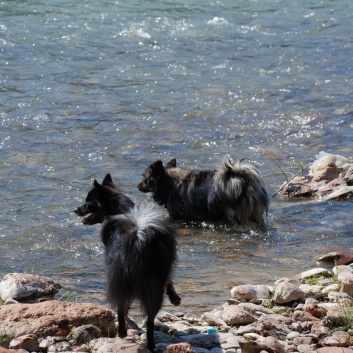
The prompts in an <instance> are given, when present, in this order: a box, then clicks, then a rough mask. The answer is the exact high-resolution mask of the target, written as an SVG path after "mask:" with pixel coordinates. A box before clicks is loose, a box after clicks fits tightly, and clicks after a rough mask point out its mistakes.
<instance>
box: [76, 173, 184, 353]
mask: <svg viewBox="0 0 353 353" xmlns="http://www.w3.org/2000/svg"><path fill="white" fill-rule="evenodd" d="M93 186H94V187H93V189H92V190H91V191H89V193H88V195H87V198H86V202H85V204H84V205H82V206H80V207H78V208H77V209H76V210H75V213H76V214H77V215H78V216H82V217H83V216H86V215H88V214H89V216H88V217H86V218H84V219H83V221H82V223H83V224H86V225H92V224H96V223H102V227H101V231H100V235H101V240H102V242H103V244H104V246H105V263H106V271H107V292H108V300H109V302H110V303H111V305H112V306H113V307H114V308H117V312H118V323H119V329H118V334H119V336H120V337H125V336H126V334H127V329H126V324H125V322H126V316H127V313H128V310H129V307H130V304H131V303H132V301H133V300H134V299H137V300H139V301H140V303H141V307H142V309H143V310H144V312H145V314H146V315H147V347H148V348H149V349H150V350H153V349H154V348H155V344H154V332H153V331H154V319H155V316H156V315H157V313H158V311H159V310H160V308H161V306H162V302H163V293H164V288H166V292H167V294H168V296H169V299H170V301H171V302H172V304H174V305H179V304H180V297H179V296H178V294H177V293H176V292H175V289H174V286H173V281H172V277H171V275H172V270H173V266H174V264H175V262H176V258H177V256H176V240H175V232H174V231H173V229H172V228H171V227H170V226H168V225H167V224H166V223H165V222H164V221H163V219H162V216H163V213H162V212H161V211H160V210H159V209H157V208H156V207H154V206H153V205H149V206H144V207H140V208H139V209H137V208H136V207H134V203H133V202H132V201H131V199H130V198H129V197H128V196H127V195H125V194H124V193H123V192H122V190H121V189H120V188H119V187H118V186H117V185H115V184H114V183H113V181H112V178H111V176H110V174H107V175H106V177H105V178H104V180H103V183H102V184H99V183H98V182H97V180H95V181H94V183H93Z"/></svg>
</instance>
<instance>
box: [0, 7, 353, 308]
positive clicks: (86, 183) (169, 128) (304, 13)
mask: <svg viewBox="0 0 353 353" xmlns="http://www.w3.org/2000/svg"><path fill="white" fill-rule="evenodd" d="M352 30H353V3H352V2H351V1H350V0H337V1H329V0H322V1H317V0H315V1H314V0H309V1H305V2H301V1H286V0H277V1H274V0H272V1H270V0H261V1H255V0H252V1H249V0H237V1H234V0H220V1H201V2H200V1H199V0H198V1H196V0H184V1H179V0H176V1H169V0H147V1H146V0H145V1H139V0H132V1H127V2H120V1H111V0H105V1H101V0H100V1H98V0H81V1H72V0H60V1H56V0H45V1H44V0H36V1H20V0H17V1H16V0H13V1H3V2H1V3H0V70H1V75H0V83H1V85H0V87H1V88H0V89H1V94H0V191H1V222H0V238H1V239H0V241H1V246H0V276H2V275H5V274H6V273H9V272H14V271H17V272H30V273H33V274H40V275H46V276H49V277H51V278H53V279H55V280H57V281H59V282H60V283H61V284H63V285H64V286H65V290H64V291H62V292H61V294H60V295H59V296H63V297H64V298H66V299H68V300H77V301H92V302H96V303H101V304H105V303H106V301H105V287H104V286H105V284H104V283H105V279H104V268H103V248H102V246H101V244H100V241H99V236H98V232H99V227H98V226H97V227H84V226H82V225H81V223H80V219H78V218H77V217H76V216H75V214H74V213H73V210H74V209H75V208H76V207H77V206H78V205H80V204H81V203H82V202H83V200H84V198H85V195H86V193H87V191H88V190H89V188H90V186H91V184H92V181H93V180H94V178H97V179H98V180H100V181H101V179H102V178H103V177H104V175H105V174H106V173H108V172H109V173H111V174H112V176H113V179H114V180H115V181H117V182H119V183H120V184H121V185H122V186H123V187H124V188H125V190H126V191H127V192H128V193H129V195H130V196H131V197H132V198H133V199H134V200H135V201H137V202H140V201H142V200H144V199H146V198H148V196H147V195H145V194H142V193H140V192H139V191H138V190H137V188H136V186H137V184H138V182H139V181H140V178H141V173H142V172H143V170H144V169H145V168H146V166H147V165H148V164H150V163H151V162H152V161H154V160H156V159H157V158H158V159H162V160H164V161H165V162H167V161H168V160H169V159H171V158H173V157H176V158H177V161H178V164H179V165H180V166H182V167H186V168H203V169H212V168H213V167H214V166H215V165H216V164H217V162H218V161H219V160H220V158H221V157H222V156H223V155H224V154H230V155H232V156H233V157H234V158H248V159H249V160H250V161H252V162H254V163H255V164H256V165H257V166H258V168H259V169H260V170H261V172H262V174H263V175H264V177H265V181H266V184H267V187H268V190H269V193H270V194H271V195H272V193H273V192H274V190H275V189H277V188H278V187H279V186H280V185H281V184H282V183H283V182H284V180H285V179H284V176H283V174H282V172H281V170H280V168H279V167H278V165H279V166H280V167H281V168H282V169H283V171H285V172H286V173H288V175H289V176H290V175H291V174H290V173H296V172H297V171H298V170H299V166H300V165H301V164H302V165H306V164H308V163H311V162H312V161H313V160H314V158H315V154H317V153H318V152H319V151H321V150H324V151H326V152H331V153H338V154H341V155H344V156H347V157H352V155H353V145H352V137H353V130H352V128H353V104H352V92H353V62H352V57H353V38H352ZM274 161H275V162H276V163H277V164H278V165H277V164H276V163H275V162H274ZM351 216H352V202H351V199H349V198H345V199H342V200H333V201H330V202H307V201H304V200H301V201H295V200H287V199H281V198H279V197H273V198H272V199H271V206H270V214H269V217H268V228H267V229H266V230H256V229H249V228H243V229H241V228H235V227H230V226H222V225H213V224H210V223H202V224H200V223H192V222H179V223H177V225H176V227H177V228H178V229H179V231H180V232H179V236H178V243H179V263H178V267H177V269H176V271H175V282H176V287H177V289H178V291H179V292H180V295H181V296H182V299H183V302H182V305H181V307H180V308H178V310H182V311H193V312H202V311H205V310H206V309H208V308H213V307H214V306H216V305H217V304H220V303H223V302H225V301H226V299H227V297H228V294H229V288H231V287H232V286H234V285H238V284H245V283H251V284H260V283H267V284H272V283H273V282H274V281H275V280H276V279H278V278H281V277H284V276H290V277H291V276H294V275H295V274H297V273H299V272H300V271H303V270H306V269H309V268H312V267H313V266H315V265H316V264H315V258H316V257H317V256H319V255H322V254H323V253H326V252H328V251H331V250H345V251H352V247H353V246H352V240H353V239H352V237H353V224H352V218H351ZM168 308H169V305H168ZM170 309H172V308H170Z"/></svg>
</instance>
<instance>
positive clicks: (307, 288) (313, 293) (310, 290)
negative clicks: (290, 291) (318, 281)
mask: <svg viewBox="0 0 353 353" xmlns="http://www.w3.org/2000/svg"><path fill="white" fill-rule="evenodd" d="M299 289H300V290H302V291H303V292H304V293H305V295H306V296H307V297H312V298H315V299H319V298H322V297H323V296H324V294H323V293H322V287H321V286H318V285H315V284H301V285H300V286H299Z"/></svg>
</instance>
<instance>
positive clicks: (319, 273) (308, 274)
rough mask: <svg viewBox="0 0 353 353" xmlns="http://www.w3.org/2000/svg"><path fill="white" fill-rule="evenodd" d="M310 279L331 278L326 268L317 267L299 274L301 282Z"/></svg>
mask: <svg viewBox="0 0 353 353" xmlns="http://www.w3.org/2000/svg"><path fill="white" fill-rule="evenodd" d="M312 277H332V273H331V272H330V271H329V270H326V268H322V267H317V268H313V269H311V270H308V271H304V272H302V273H300V274H299V279H300V280H301V281H302V282H304V281H306V280H307V279H309V278H312Z"/></svg>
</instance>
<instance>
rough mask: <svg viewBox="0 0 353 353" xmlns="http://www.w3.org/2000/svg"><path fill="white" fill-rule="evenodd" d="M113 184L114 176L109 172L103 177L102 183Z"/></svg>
mask: <svg viewBox="0 0 353 353" xmlns="http://www.w3.org/2000/svg"><path fill="white" fill-rule="evenodd" d="M113 184H114V183H113V179H112V176H111V175H110V174H107V175H106V176H105V177H104V179H103V182H102V185H107V186H112V185H113Z"/></svg>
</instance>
